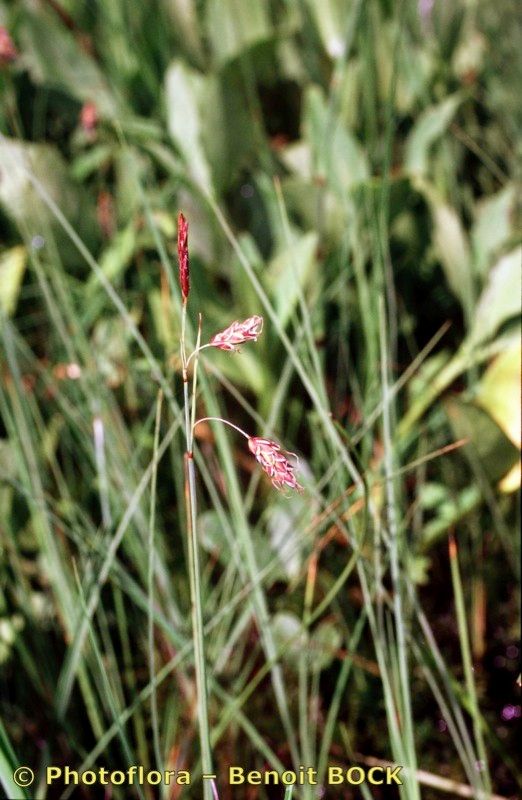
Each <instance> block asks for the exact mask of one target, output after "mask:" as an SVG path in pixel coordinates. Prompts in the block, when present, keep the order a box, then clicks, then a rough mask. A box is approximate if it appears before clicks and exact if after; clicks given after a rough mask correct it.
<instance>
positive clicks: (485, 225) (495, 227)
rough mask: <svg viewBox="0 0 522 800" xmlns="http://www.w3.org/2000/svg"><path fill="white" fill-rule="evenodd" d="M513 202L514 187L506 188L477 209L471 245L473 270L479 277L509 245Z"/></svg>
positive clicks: (488, 198) (481, 203)
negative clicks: (507, 244)
mask: <svg viewBox="0 0 522 800" xmlns="http://www.w3.org/2000/svg"><path fill="white" fill-rule="evenodd" d="M515 202H516V192H515V187H514V185H513V184H508V185H507V186H506V187H505V188H504V189H502V191H500V192H498V193H497V194H495V195H493V196H492V197H486V198H485V199H484V200H482V201H481V202H480V203H479V204H478V205H477V209H476V215H475V223H474V225H473V228H472V231H471V241H472V244H473V256H474V262H475V267H476V270H477V271H478V272H479V273H480V274H481V275H484V274H485V273H486V272H487V270H488V269H489V267H490V266H491V259H492V258H494V257H495V255H496V254H497V253H498V252H499V250H500V249H501V248H502V247H503V246H504V245H505V244H506V242H508V241H509V238H510V236H511V234H512V230H513V213H514V207H515Z"/></svg>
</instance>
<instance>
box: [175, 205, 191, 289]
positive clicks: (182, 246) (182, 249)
mask: <svg viewBox="0 0 522 800" xmlns="http://www.w3.org/2000/svg"><path fill="white" fill-rule="evenodd" d="M178 263H179V283H180V286H181V297H182V300H183V302H184V303H186V302H187V299H188V295H189V291H190V270H189V254H188V222H187V220H186V219H185V217H184V216H183V214H182V213H181V211H180V212H179V214H178Z"/></svg>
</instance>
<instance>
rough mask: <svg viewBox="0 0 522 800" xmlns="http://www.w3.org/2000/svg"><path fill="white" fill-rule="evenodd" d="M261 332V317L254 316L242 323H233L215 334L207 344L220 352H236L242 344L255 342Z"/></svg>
mask: <svg viewBox="0 0 522 800" xmlns="http://www.w3.org/2000/svg"><path fill="white" fill-rule="evenodd" d="M262 330H263V317H258V316H257V315H256V314H255V315H254V316H253V317H248V319H245V320H243V322H233V323H232V325H229V326H228V328H225V330H224V331H221V332H220V333H216V335H215V336H213V337H212V339H211V340H210V342H209V344H210V345H211V346H212V347H219V349H220V350H229V351H237V350H238V349H239V348H238V345H240V344H243V342H257V337H258V336H259V335H260V333H261V331H262Z"/></svg>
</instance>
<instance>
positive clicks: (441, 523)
mask: <svg viewBox="0 0 522 800" xmlns="http://www.w3.org/2000/svg"><path fill="white" fill-rule="evenodd" d="M481 502H482V493H481V490H480V488H479V487H478V486H477V485H476V484H473V485H472V486H467V487H466V488H465V489H463V490H462V491H461V492H459V493H458V494H457V495H456V496H455V497H452V498H451V499H448V501H447V502H445V503H442V504H441V505H440V506H439V508H438V509H437V516H436V517H435V518H434V519H431V520H429V522H427V523H426V524H425V525H424V527H423V529H422V543H421V549H422V550H428V549H429V548H430V547H432V546H433V545H434V544H436V542H438V541H439V540H440V539H441V538H442V537H443V536H446V534H447V532H448V530H449V529H450V528H452V529H454V528H455V526H456V525H458V523H459V522H460V521H461V520H462V519H463V518H464V517H465V516H466V514H469V512H470V511H472V510H473V509H474V508H476V507H477V506H478V505H480V503H481Z"/></svg>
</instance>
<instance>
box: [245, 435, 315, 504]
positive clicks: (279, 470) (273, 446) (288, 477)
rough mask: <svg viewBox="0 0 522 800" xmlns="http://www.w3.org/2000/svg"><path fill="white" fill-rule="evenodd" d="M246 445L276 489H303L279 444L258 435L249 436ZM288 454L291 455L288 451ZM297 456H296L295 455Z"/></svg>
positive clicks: (299, 490)
mask: <svg viewBox="0 0 522 800" xmlns="http://www.w3.org/2000/svg"><path fill="white" fill-rule="evenodd" d="M248 447H249V450H250V452H251V453H253V455H254V456H255V458H256V460H257V461H258V462H259V463H260V464H261V466H262V468H263V469H264V471H265V472H266V474H267V475H268V477H269V478H270V480H271V481H272V485H273V486H274V487H275V488H276V489H284V488H285V487H288V488H289V489H295V490H296V491H298V492H301V491H303V487H302V486H301V485H300V484H299V483H298V482H297V479H296V477H295V475H294V469H295V467H294V465H293V464H291V463H290V461H289V460H288V459H287V457H286V456H285V454H284V453H283V451H282V450H281V447H280V445H278V444H277V442H273V441H272V440H271V439H262V438H261V437H260V436H250V437H249V439H248ZM288 455H291V454H290V453H288ZM295 457H296V458H297V456H295Z"/></svg>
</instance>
